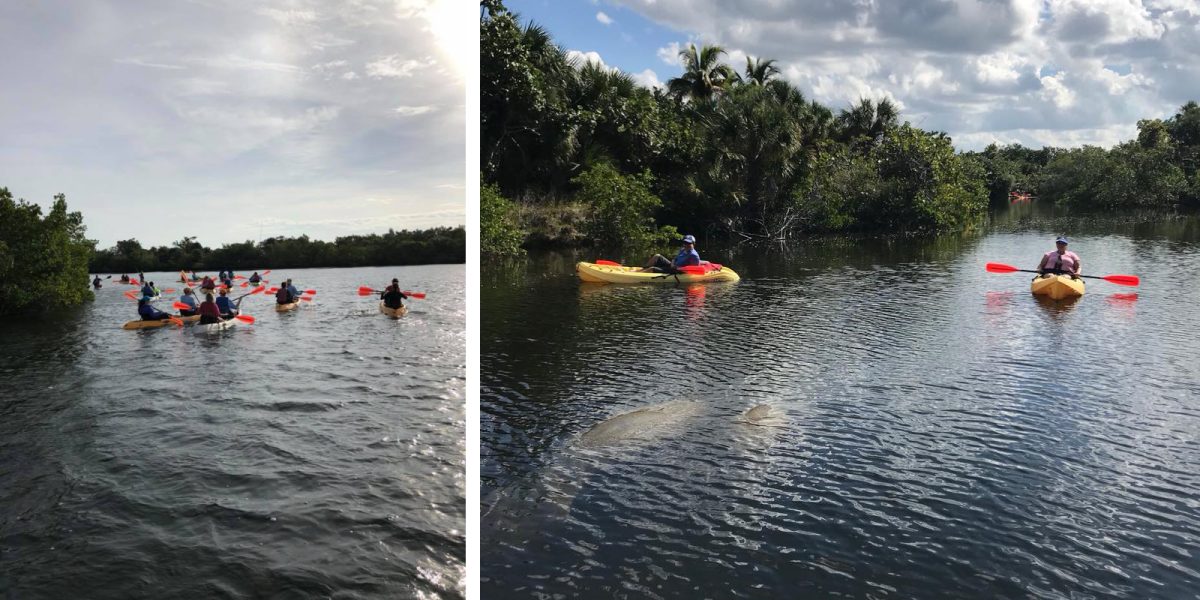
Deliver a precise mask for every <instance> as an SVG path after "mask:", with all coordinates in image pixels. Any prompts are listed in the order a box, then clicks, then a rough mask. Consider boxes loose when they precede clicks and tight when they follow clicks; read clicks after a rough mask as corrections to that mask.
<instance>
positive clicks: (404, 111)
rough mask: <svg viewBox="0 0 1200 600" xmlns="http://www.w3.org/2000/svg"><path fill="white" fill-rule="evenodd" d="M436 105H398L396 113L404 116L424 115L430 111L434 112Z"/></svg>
mask: <svg viewBox="0 0 1200 600" xmlns="http://www.w3.org/2000/svg"><path fill="white" fill-rule="evenodd" d="M435 108H436V107H433V106H397V107H396V109H395V110H396V114H398V115H400V116H402V117H414V116H416V115H423V114H425V113H428V112H433V111H434V109H435Z"/></svg>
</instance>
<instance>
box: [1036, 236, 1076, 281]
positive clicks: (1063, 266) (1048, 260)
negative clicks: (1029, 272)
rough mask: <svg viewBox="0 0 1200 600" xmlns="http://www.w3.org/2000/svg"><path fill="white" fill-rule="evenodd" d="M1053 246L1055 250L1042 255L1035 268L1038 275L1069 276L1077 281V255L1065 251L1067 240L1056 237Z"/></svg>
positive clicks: (1062, 237)
mask: <svg viewBox="0 0 1200 600" xmlns="http://www.w3.org/2000/svg"><path fill="white" fill-rule="evenodd" d="M1054 245H1055V246H1056V247H1057V249H1055V250H1051V251H1050V252H1047V253H1046V254H1044V255H1042V262H1040V263H1038V267H1037V270H1038V273H1041V274H1042V275H1046V274H1049V273H1053V274H1056V275H1057V274H1063V275H1070V276H1071V278H1072V279H1079V267H1080V262H1079V255H1078V254H1075V253H1074V252H1071V251H1070V250H1067V238H1066V237H1065V236H1061V235H1060V236H1058V239H1056V240H1054Z"/></svg>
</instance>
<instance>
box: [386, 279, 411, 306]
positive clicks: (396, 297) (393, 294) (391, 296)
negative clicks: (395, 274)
mask: <svg viewBox="0 0 1200 600" xmlns="http://www.w3.org/2000/svg"><path fill="white" fill-rule="evenodd" d="M379 298H380V299H381V300H383V305H384V306H386V307H388V308H393V309H394V308H400V307H402V306H404V302H403V300H408V296H406V295H404V292H401V291H400V280H399V279H393V280H392V285H389V286H387V287H386V288H384V290H383V293H382V294H380V295H379Z"/></svg>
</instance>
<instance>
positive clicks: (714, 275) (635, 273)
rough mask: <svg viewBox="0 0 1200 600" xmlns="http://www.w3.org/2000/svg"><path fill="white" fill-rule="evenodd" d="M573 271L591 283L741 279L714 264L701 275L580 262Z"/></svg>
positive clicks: (689, 281)
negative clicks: (672, 273) (646, 271)
mask: <svg viewBox="0 0 1200 600" xmlns="http://www.w3.org/2000/svg"><path fill="white" fill-rule="evenodd" d="M575 272H576V273H578V274H579V278H580V279H582V280H584V281H590V282H593V283H708V282H713V281H737V280H739V279H741V277H738V274H737V273H735V272H734V271H733V269H730V268H729V267H721V266H716V267H715V268H713V269H712V270H711V271H709V272H707V273H705V274H703V275H696V274H692V273H680V274H678V275H664V274H663V273H643V272H642V270H641V269H639V268H638V267H623V266H613V265H598V264H595V263H589V262H581V263H578V264H576V265H575Z"/></svg>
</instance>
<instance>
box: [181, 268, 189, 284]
mask: <svg viewBox="0 0 1200 600" xmlns="http://www.w3.org/2000/svg"><path fill="white" fill-rule="evenodd" d="M187 282H188V278H187V273H185V272H183V271H180V272H179V283H187Z"/></svg>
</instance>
